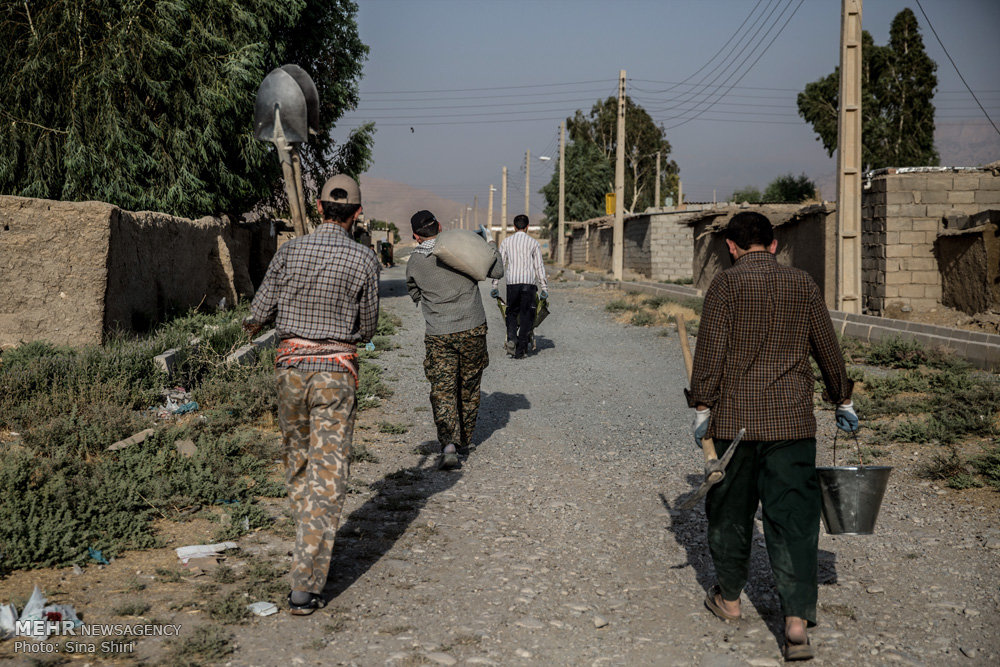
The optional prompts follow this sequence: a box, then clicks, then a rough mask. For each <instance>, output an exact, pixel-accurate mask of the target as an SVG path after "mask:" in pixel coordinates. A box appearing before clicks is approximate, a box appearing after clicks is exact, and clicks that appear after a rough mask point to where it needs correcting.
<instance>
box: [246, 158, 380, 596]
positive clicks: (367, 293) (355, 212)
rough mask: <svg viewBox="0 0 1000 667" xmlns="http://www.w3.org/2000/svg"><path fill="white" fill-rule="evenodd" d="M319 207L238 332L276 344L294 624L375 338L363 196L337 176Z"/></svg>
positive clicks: (323, 575) (327, 554)
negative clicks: (358, 234) (265, 332)
mask: <svg viewBox="0 0 1000 667" xmlns="http://www.w3.org/2000/svg"><path fill="white" fill-rule="evenodd" d="M317 203H318V205H319V210H320V214H321V215H322V216H323V223H322V224H321V225H320V226H319V227H317V228H316V230H315V231H314V232H312V233H311V234H306V235H305V236H299V237H297V238H294V239H292V240H291V241H288V242H287V243H285V244H284V245H282V246H281V247H280V248H279V249H278V252H277V253H275V255H274V258H273V259H272V260H271V264H270V265H269V266H268V268H267V275H265V276H264V281H263V282H262V283H261V286H260V289H259V290H258V291H257V295H256V296H255V297H254V300H253V303H252V304H251V306H250V317H249V318H248V319H247V321H246V322H245V323H244V326H245V327H246V328H247V329H248V330H250V331H256V330H257V329H259V328H260V327H261V326H262V325H263V324H264V323H265V322H270V321H271V320H274V327H275V330H276V331H277V334H278V337H279V338H280V339H281V343H280V344H279V345H278V355H277V358H276V359H275V366H276V370H275V373H276V375H277V380H278V423H279V425H280V426H281V433H282V436H283V437H284V452H283V459H284V463H285V481H286V483H287V485H288V497H289V500H290V501H291V505H292V514H293V516H294V518H295V522H296V531H295V548H294V551H293V554H292V569H291V580H292V582H291V583H292V586H291V588H292V591H291V593H290V594H289V596H288V606H289V610H290V611H291V613H293V614H298V615H306V614H311V613H312V612H313V611H315V610H316V609H319V608H321V607H323V606H324V605H325V604H326V599H325V598H324V597H323V588H324V587H325V585H326V580H327V574H328V572H329V569H330V560H331V556H332V554H333V540H334V536H335V534H336V532H337V526H338V525H339V523H340V513H341V510H342V509H343V506H344V496H345V494H346V492H347V476H348V473H349V470H350V460H351V442H352V439H353V434H354V414H355V407H356V405H357V403H356V400H355V390H356V388H357V379H358V367H357V363H358V355H357V345H358V343H363V342H365V341H370V340H371V337H372V336H373V335H374V334H375V328H376V326H377V325H378V306H379V303H378V274H379V263H378V260H377V259H376V258H375V253H374V252H373V251H372V250H371V248H368V247H366V246H363V245H361V244H359V243H357V242H356V241H355V240H354V238H353V237H352V236H351V233H350V232H351V227H353V226H354V224H355V221H356V220H357V219H358V216H359V215H360V214H361V188H359V187H358V184H357V182H356V181H355V180H354V179H353V178H351V177H350V176H345V175H343V174H338V175H337V176H334V177H332V178H331V179H329V180H328V181H327V182H326V184H325V185H324V186H323V190H322V192H321V193H320V199H319V201H318V202H317Z"/></svg>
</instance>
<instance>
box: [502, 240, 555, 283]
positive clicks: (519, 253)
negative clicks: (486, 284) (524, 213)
mask: <svg viewBox="0 0 1000 667" xmlns="http://www.w3.org/2000/svg"><path fill="white" fill-rule="evenodd" d="M500 257H502V258H503V265H504V276H505V277H506V278H507V284H508V285H535V284H537V285H538V288H539V289H540V290H545V289H546V282H545V262H544V261H543V260H542V247H541V246H540V245H539V244H538V241H536V240H535V239H533V238H532V237H530V236H528V234H527V233H525V232H523V231H517V232H515V233H514V234H513V235H511V236H508V237H507V238H505V239H504V240H503V243H501V244H500ZM498 282H499V280H494V281H493V286H494V287H496V286H497V283H498Z"/></svg>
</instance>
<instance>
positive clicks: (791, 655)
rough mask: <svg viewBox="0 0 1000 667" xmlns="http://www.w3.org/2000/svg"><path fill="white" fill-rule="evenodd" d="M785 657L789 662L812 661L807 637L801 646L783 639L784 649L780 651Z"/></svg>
mask: <svg viewBox="0 0 1000 667" xmlns="http://www.w3.org/2000/svg"><path fill="white" fill-rule="evenodd" d="M782 653H783V654H784V656H785V660H786V661H788V662H791V661H792V660H812V659H813V655H814V654H813V647H812V645H811V644H810V643H809V637H806V641H805V643H803V644H793V643H792V642H790V641H788V638H787V637H786V638H785V648H784V650H783V651H782Z"/></svg>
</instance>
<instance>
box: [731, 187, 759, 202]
mask: <svg viewBox="0 0 1000 667" xmlns="http://www.w3.org/2000/svg"><path fill="white" fill-rule="evenodd" d="M729 201H733V202H736V203H737V204H738V203H740V202H747V203H749V204H759V203H760V190H758V189H757V188H755V187H754V186H752V185H748V186H746V187H745V188H742V189H740V190H737V191H736V192H734V193H733V194H732V195H730V197H729Z"/></svg>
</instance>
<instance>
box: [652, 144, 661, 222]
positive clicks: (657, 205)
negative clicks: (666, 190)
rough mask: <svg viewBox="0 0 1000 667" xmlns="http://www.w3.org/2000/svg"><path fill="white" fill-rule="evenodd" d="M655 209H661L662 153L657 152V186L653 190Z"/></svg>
mask: <svg viewBox="0 0 1000 667" xmlns="http://www.w3.org/2000/svg"><path fill="white" fill-rule="evenodd" d="M653 197H654V198H655V200H656V201H654V202H653V208H660V201H661V200H660V151H656V186H655V187H654V189H653Z"/></svg>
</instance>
